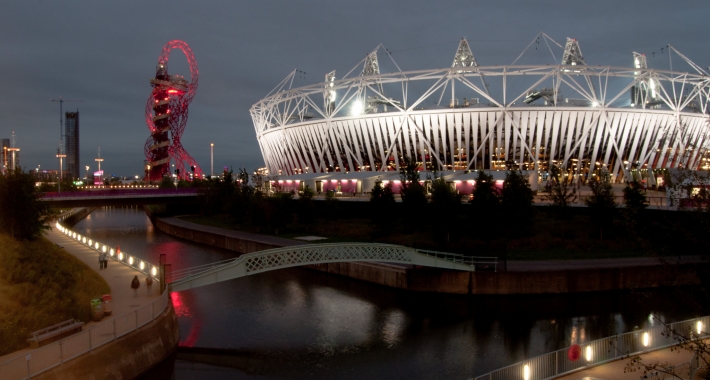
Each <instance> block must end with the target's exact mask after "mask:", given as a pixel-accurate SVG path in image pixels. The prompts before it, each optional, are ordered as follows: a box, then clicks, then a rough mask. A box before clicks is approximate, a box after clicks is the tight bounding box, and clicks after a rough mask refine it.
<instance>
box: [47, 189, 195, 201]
mask: <svg viewBox="0 0 710 380" xmlns="http://www.w3.org/2000/svg"><path fill="white" fill-rule="evenodd" d="M199 192H200V189H199V188H192V187H190V188H177V189H110V190H103V189H102V190H79V191H64V192H61V193H57V192H47V193H42V195H41V197H40V198H43V199H57V198H80V197H119V196H160V195H195V194H198V193H199Z"/></svg>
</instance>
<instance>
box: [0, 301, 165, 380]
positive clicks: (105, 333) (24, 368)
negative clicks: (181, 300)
mask: <svg viewBox="0 0 710 380" xmlns="http://www.w3.org/2000/svg"><path fill="white" fill-rule="evenodd" d="M169 301H170V292H169V291H168V290H167V289H166V290H165V291H164V292H163V294H161V295H160V297H158V298H157V299H155V300H154V301H153V302H151V303H150V304H148V305H144V306H142V307H140V308H138V309H136V310H134V311H131V312H130V313H126V314H123V315H119V316H117V317H115V318H113V319H112V320H109V321H106V322H104V323H101V324H98V325H95V326H92V327H90V328H88V329H86V330H84V331H82V332H80V333H78V334H74V335H72V336H70V337H67V338H64V339H62V340H60V341H57V342H54V343H51V344H48V345H46V346H44V347H40V348H38V349H36V350H33V351H30V353H28V354H27V355H24V356H20V357H17V358H15V359H12V360H9V361H6V362H4V363H0V377H1V378H2V379H4V380H23V379H29V378H31V377H32V376H36V375H38V374H40V373H42V372H44V371H47V370H49V369H52V368H54V367H56V366H58V365H60V364H62V363H64V362H66V361H68V360H71V359H73V358H75V357H77V356H79V355H81V354H84V353H87V352H89V351H91V350H95V349H96V348H98V347H101V346H103V345H104V344H106V343H109V342H112V341H114V340H116V339H118V338H120V337H122V336H123V335H126V334H128V333H130V332H131V331H133V330H136V329H138V328H140V327H141V326H143V325H145V324H147V323H150V322H151V321H153V320H154V319H155V318H156V317H158V316H159V315H161V314H162V313H163V312H164V311H165V308H166V307H167V306H168V304H169Z"/></svg>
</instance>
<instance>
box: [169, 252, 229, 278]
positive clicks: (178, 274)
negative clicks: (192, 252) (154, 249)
mask: <svg viewBox="0 0 710 380" xmlns="http://www.w3.org/2000/svg"><path fill="white" fill-rule="evenodd" d="M240 259H241V257H237V258H234V259H227V260H222V261H216V262H214V263H209V264H202V265H197V266H194V267H190V268H184V269H180V270H176V271H172V272H171V273H170V279H171V281H177V280H180V279H182V278H185V277H190V276H193V275H197V274H200V273H202V272H205V271H208V270H212V269H214V268H216V267H218V266H222V265H225V264H229V263H232V262H234V261H236V260H240Z"/></svg>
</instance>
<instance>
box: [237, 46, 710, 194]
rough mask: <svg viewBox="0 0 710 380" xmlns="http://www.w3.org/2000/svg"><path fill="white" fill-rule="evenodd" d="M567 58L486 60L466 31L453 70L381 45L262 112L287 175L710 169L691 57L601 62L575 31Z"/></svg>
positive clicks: (265, 146) (706, 80) (256, 117)
mask: <svg viewBox="0 0 710 380" xmlns="http://www.w3.org/2000/svg"><path fill="white" fill-rule="evenodd" d="M559 46H560V47H562V46H561V45H559ZM563 56H564V59H563V64H562V65H556V66H554V65H553V66H551V65H527V66H515V65H512V66H487V67H483V66H477V65H476V64H475V60H473V56H472V54H470V49H469V48H468V44H467V42H466V41H465V40H462V41H461V44H460V45H459V49H458V50H457V52H456V56H455V59H454V64H453V65H452V67H451V68H448V69H435V70H419V71H410V72H401V71H399V72H395V73H390V74H381V73H380V72H379V64H378V60H377V49H376V50H375V51H373V52H372V53H370V54H368V55H367V56H366V57H365V59H364V60H363V61H361V63H363V62H364V64H363V70H362V72H361V73H360V75H359V76H353V77H348V76H347V75H346V76H345V78H342V79H340V80H336V78H335V72H331V73H328V74H327V75H326V77H325V81H324V82H322V83H318V84H315V85H311V86H306V87H300V88H294V89H291V88H290V83H291V82H292V80H293V76H294V75H296V72H293V73H292V74H291V75H290V76H289V77H287V78H286V79H285V80H284V81H283V82H282V83H281V84H280V85H279V86H278V87H277V88H276V89H275V90H274V91H273V92H272V93H271V94H269V95H268V96H267V97H266V98H264V99H262V100H260V101H259V102H258V103H256V104H255V105H254V106H253V107H252V109H251V115H252V119H253V121H254V126H255V129H256V135H257V140H258V141H259V144H260V148H261V151H262V154H263V157H264V161H265V163H266V166H267V167H268V168H269V170H270V172H271V173H272V174H276V175H286V176H292V175H297V174H303V173H330V172H353V171H355V172H361V171H373V172H388V171H397V170H398V169H399V167H400V165H401V164H402V163H403V162H404V160H405V159H414V160H416V162H417V164H418V166H419V169H420V170H437V171H440V172H448V171H459V170H463V171H465V170H479V169H482V170H503V169H508V168H516V169H521V170H534V171H538V172H541V173H542V172H545V171H547V170H548V169H549V167H550V166H551V165H558V166H560V167H562V168H564V169H565V170H566V171H567V172H568V173H569V175H571V176H575V177H578V178H580V179H583V178H588V176H589V175H593V174H598V173H599V171H601V170H605V171H608V172H609V173H610V174H611V175H612V177H613V178H614V179H615V180H616V181H626V180H631V179H646V178H647V179H649V182H651V183H654V182H655V178H654V177H655V176H654V175H651V173H653V172H654V171H655V170H658V169H664V168H681V167H682V168H691V169H698V168H706V167H707V161H706V160H707V157H706V153H707V152H708V149H709V148H710V118H709V117H708V107H707V106H708V99H709V97H710V93H709V92H708V88H709V86H710V77H709V76H708V75H707V73H705V72H704V71H703V70H702V69H700V68H699V67H697V65H694V64H692V62H690V61H689V60H687V58H685V57H684V56H682V57H683V58H684V59H685V60H686V61H687V62H688V63H689V64H690V66H691V67H693V68H695V69H696V70H697V71H698V73H697V74H695V73H686V72H674V71H667V70H655V69H650V68H648V67H646V63H645V57H644V56H643V55H640V54H637V53H634V55H633V58H634V61H633V62H634V65H633V67H611V66H606V67H602V66H590V65H587V64H586V63H584V61H583V59H582V58H581V50H580V49H579V45H578V43H577V42H576V41H575V40H571V39H568V41H567V45H566V46H565V47H564V54H563ZM461 62H463V63H461ZM351 72H352V70H351ZM393 89H394V90H393ZM514 89H515V91H513V90H514ZM521 89H523V90H522V91H521ZM385 93H386V94H387V95H386V94H385ZM393 94H396V95H394V96H391V95H393Z"/></svg>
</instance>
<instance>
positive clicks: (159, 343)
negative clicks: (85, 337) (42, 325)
mask: <svg viewBox="0 0 710 380" xmlns="http://www.w3.org/2000/svg"><path fill="white" fill-rule="evenodd" d="M179 340H180V326H179V325H178V321H177V317H176V316H175V310H174V309H173V306H172V302H170V303H169V306H168V308H167V309H166V310H165V311H164V312H163V314H161V315H160V316H159V317H158V318H156V319H155V320H153V322H151V323H148V324H147V325H145V326H143V327H141V328H140V329H138V330H136V331H133V332H131V333H129V334H127V335H125V336H122V337H121V338H118V339H117V340H115V341H113V342H111V343H108V344H105V345H103V346H101V347H99V348H97V349H95V350H93V351H91V352H89V353H86V354H83V355H81V356H79V357H78V358H76V359H72V360H70V361H68V362H65V363H64V364H62V365H60V366H58V367H55V368H53V369H51V370H49V371H47V372H43V373H41V374H39V375H37V376H33V377H32V378H33V379H41V380H58V379H133V378H136V377H138V376H139V375H140V374H142V373H144V372H145V371H147V370H149V369H150V368H152V367H153V366H155V365H156V364H158V363H160V362H161V361H163V360H164V359H166V358H167V357H168V356H169V355H170V354H171V353H172V352H173V351H174V350H175V348H176V347H177V344H178V341H179ZM0 377H1V376H0Z"/></svg>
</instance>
